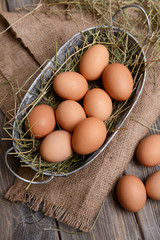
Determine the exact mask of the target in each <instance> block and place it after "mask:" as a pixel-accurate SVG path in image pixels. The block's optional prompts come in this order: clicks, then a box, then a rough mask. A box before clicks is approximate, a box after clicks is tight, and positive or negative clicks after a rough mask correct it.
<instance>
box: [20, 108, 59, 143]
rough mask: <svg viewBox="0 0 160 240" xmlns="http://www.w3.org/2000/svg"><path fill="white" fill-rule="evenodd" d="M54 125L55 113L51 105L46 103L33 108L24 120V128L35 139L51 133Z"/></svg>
mask: <svg viewBox="0 0 160 240" xmlns="http://www.w3.org/2000/svg"><path fill="white" fill-rule="evenodd" d="M55 126H56V119H55V113H54V110H53V109H52V107H50V106H49V105H46V104H40V105H37V106H36V107H35V108H33V109H32V110H31V111H30V113H29V114H28V116H27V117H26V120H25V129H26V131H28V129H30V128H31V129H30V130H29V132H28V133H29V134H30V135H33V136H34V137H35V138H36V139H40V138H43V137H45V136H46V135H48V134H49V133H51V132H52V131H53V130H54V129H55Z"/></svg>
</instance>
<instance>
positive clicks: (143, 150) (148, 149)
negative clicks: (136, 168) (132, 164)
mask: <svg viewBox="0 0 160 240" xmlns="http://www.w3.org/2000/svg"><path fill="white" fill-rule="evenodd" d="M136 157H137V160H138V161H139V163H140V164H141V165H143V166H147V167H153V166H156V165H157V164H159V163H160V135H151V136H148V137H145V138H144V139H142V140H141V141H140V143H139V144H138V146H137V149H136Z"/></svg>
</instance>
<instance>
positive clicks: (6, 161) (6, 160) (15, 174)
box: [5, 147, 54, 184]
mask: <svg viewBox="0 0 160 240" xmlns="http://www.w3.org/2000/svg"><path fill="white" fill-rule="evenodd" d="M12 150H13V147H11V148H9V149H8V150H7V151H6V152H5V163H6V165H7V167H8V169H9V170H10V171H11V173H12V174H13V175H14V176H15V177H17V178H18V179H20V180H22V181H24V182H26V183H31V184H45V183H48V182H50V181H51V180H52V179H53V178H54V176H53V175H51V177H49V178H48V179H47V180H44V181H41V182H35V181H30V180H28V179H25V178H23V177H21V176H19V175H18V174H17V173H15V171H14V170H13V169H12V168H11V167H10V165H9V163H8V158H7V156H8V153H9V152H10V151H12Z"/></svg>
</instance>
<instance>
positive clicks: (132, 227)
mask: <svg viewBox="0 0 160 240" xmlns="http://www.w3.org/2000/svg"><path fill="white" fill-rule="evenodd" d="M59 228H60V229H63V230H65V231H69V232H72V231H74V229H72V228H71V227H68V226H66V225H64V224H61V223H59ZM60 236H61V238H62V239H65V240H85V239H87V240H91V239H92V240H94V239H100V240H106V239H107V240H114V239H116V240H117V239H123V240H136V239H139V240H141V239H142V237H141V233H140V231H139V228H138V224H137V221H136V218H135V216H134V214H132V213H128V212H126V211H124V210H123V209H122V208H121V207H120V206H119V204H118V201H117V198H116V194H115V191H114V192H112V193H110V194H109V196H108V197H107V199H106V200H105V203H104V206H103V208H102V210H101V212H100V214H99V217H98V219H97V221H96V223H95V226H94V227H93V229H92V231H91V232H90V233H80V234H74V235H73V234H72V235H71V234H69V233H66V232H62V231H61V232H60Z"/></svg>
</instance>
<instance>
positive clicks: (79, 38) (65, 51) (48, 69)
mask: <svg viewBox="0 0 160 240" xmlns="http://www.w3.org/2000/svg"><path fill="white" fill-rule="evenodd" d="M129 7H135V8H138V9H140V10H141V11H142V12H143V13H144V14H145V17H146V19H147V24H148V35H147V37H146V39H145V40H144V43H143V45H144V44H145V43H146V42H147V41H148V38H149V34H150V28H151V27H150V21H149V19H148V16H147V14H146V12H145V10H144V9H143V8H142V7H141V6H138V5H134V4H133V5H127V6H125V7H123V8H122V9H120V10H119V11H117V12H116V13H115V15H114V16H113V18H112V20H114V19H115V17H116V16H117V14H118V13H119V12H120V11H122V10H123V9H125V8H129ZM106 30H107V31H110V32H112V33H113V34H114V35H115V36H116V37H119V36H120V35H122V34H123V36H124V38H125V37H127V38H128V47H131V48H134V49H136V53H135V54H136V55H137V56H139V60H138V61H140V63H141V67H140V69H139V70H138V71H139V73H138V77H139V81H138V83H137V86H136V89H135V91H134V94H132V96H131V97H130V98H129V100H128V102H127V108H126V109H125V110H124V111H123V112H122V113H121V114H120V116H119V118H118V120H117V122H116V124H115V126H114V129H115V131H114V132H110V133H109V134H108V135H107V138H106V140H105V142H104V144H103V145H102V146H101V147H100V148H99V149H98V150H97V151H96V152H94V153H92V154H90V155H87V156H82V158H83V160H82V161H79V162H78V163H77V164H74V166H72V168H71V169H70V170H69V171H68V172H66V173H65V174H64V173H55V172H54V171H45V172H44V173H43V174H44V175H47V176H48V177H49V178H48V179H47V180H46V179H45V180H43V181H40V182H35V181H33V182H32V183H33V184H43V183H47V182H49V181H50V180H51V179H53V177H54V176H68V175H70V174H72V173H75V172H77V171H79V170H80V169H82V168H84V167H85V166H87V165H88V164H89V163H91V162H92V161H93V160H94V159H96V158H97V156H98V155H99V154H100V153H101V152H102V151H103V150H104V149H105V148H106V147H107V146H108V144H109V143H110V142H111V140H112V139H113V138H114V136H115V135H116V134H117V132H118V129H120V128H121V127H122V125H123V123H124V122H125V120H126V119H127V117H128V116H129V114H130V113H131V111H132V110H133V108H134V106H135V105H136V103H137V101H138V99H139V96H140V95H141V93H142V90H143V87H144V84H145V79H146V68H145V66H146V57H145V53H144V51H143V49H142V46H140V45H139V43H138V41H137V39H136V38H135V37H134V36H133V35H132V34H130V33H128V32H125V34H124V30H123V29H121V28H118V27H115V26H112V27H109V26H103V27H102V26H99V27H91V28H88V29H86V30H84V31H83V32H79V33H77V34H75V35H74V36H73V37H72V38H71V39H69V40H68V41H67V42H66V43H65V44H64V45H63V46H62V47H61V48H60V49H59V51H58V52H57V55H56V56H54V57H53V58H52V59H51V60H50V61H49V63H48V64H47V65H46V66H45V68H44V70H43V71H42V72H41V73H40V75H39V76H38V77H37V78H36V79H35V81H34V82H33V83H32V85H31V86H30V88H29V89H28V92H27V93H26V94H25V96H24V98H23V100H22V102H21V104H20V106H19V109H18V111H17V117H16V119H15V121H14V125H13V131H12V137H13V139H20V133H19V132H18V131H17V130H16V125H17V124H18V123H19V122H20V121H21V120H22V119H24V118H25V116H26V114H27V111H28V108H26V106H29V105H30V104H31V103H32V102H34V101H35V102H36V98H37V95H38V94H40V93H41V88H42V76H43V81H44V82H45V83H47V82H48V81H52V80H53V69H54V68H55V62H56V63H57V62H58V64H59V65H64V70H65V64H64V63H65V61H66V56H69V58H72V55H73V54H74V52H75V48H77V47H78V49H80V48H81V46H82V44H83V43H84V36H89V37H87V41H88V43H91V44H92V42H93V34H94V33H95V32H97V31H98V32H99V33H100V34H105V31H106ZM88 33H90V34H88ZM41 94H42V97H43V95H45V94H46V93H45V92H43V93H41ZM13 149H14V151H15V152H17V154H18V149H17V143H16V141H13V147H12V148H10V149H8V151H7V152H6V154H5V162H6V165H7V166H8V168H9V170H10V171H11V172H12V173H13V174H14V175H15V176H16V177H18V178H19V179H21V180H23V181H25V182H30V180H27V179H24V178H22V177H20V176H19V175H17V173H16V172H15V171H14V170H13V169H12V167H11V166H10V164H9V162H8V159H7V155H8V153H9V152H10V151H12V150H13ZM21 151H25V149H21ZM21 160H23V161H24V162H25V164H27V165H29V164H30V163H29V162H28V161H27V160H24V159H21ZM31 168H32V169H33V170H35V171H36V172H37V171H38V169H37V168H35V167H34V166H31ZM41 173H42V172H41Z"/></svg>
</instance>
